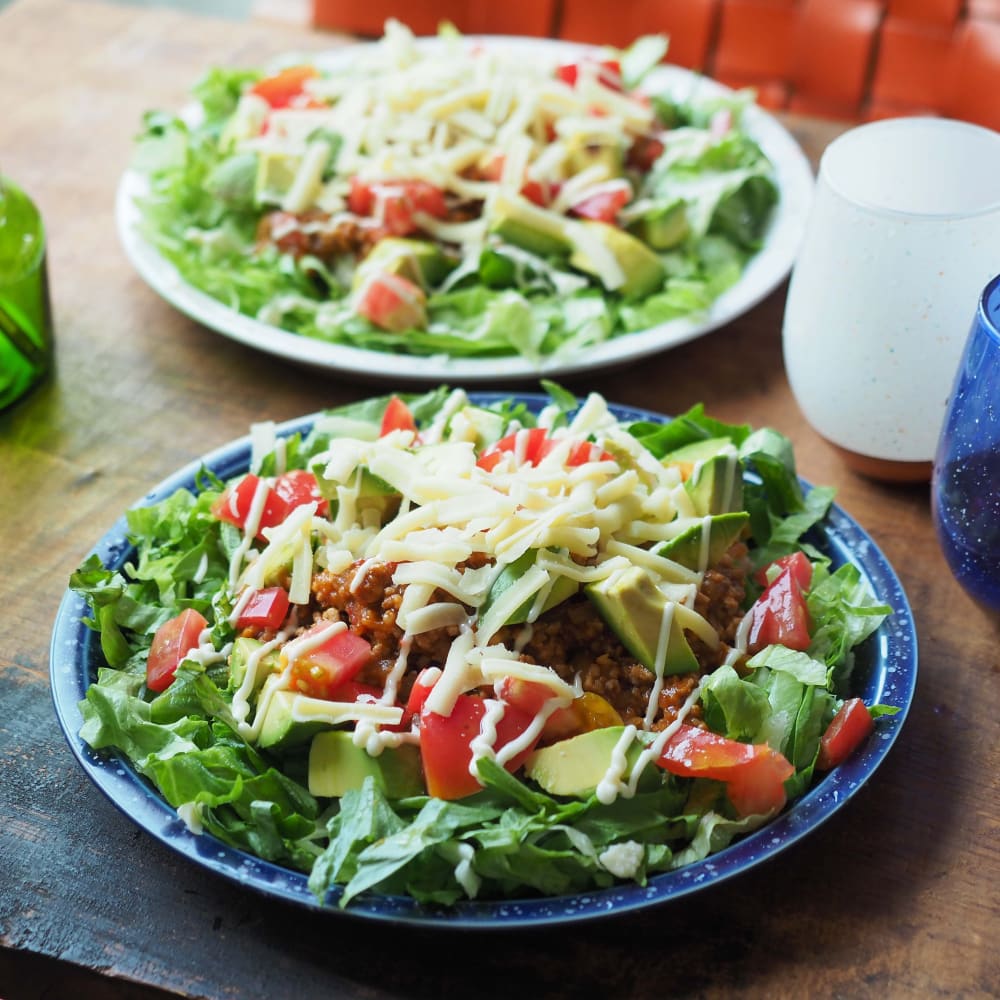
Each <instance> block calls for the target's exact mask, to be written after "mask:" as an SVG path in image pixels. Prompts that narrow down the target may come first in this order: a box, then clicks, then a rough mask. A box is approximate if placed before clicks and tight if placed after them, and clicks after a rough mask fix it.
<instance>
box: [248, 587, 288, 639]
mask: <svg viewBox="0 0 1000 1000" xmlns="http://www.w3.org/2000/svg"><path fill="white" fill-rule="evenodd" d="M287 614H288V591H287V590H285V588H284V587H265V588H264V589H263V590H256V591H254V593H253V594H252V596H251V597H250V600H249V601H247V603H246V605H245V606H244V608H243V611H242V612H241V614H240V616H239V618H238V619H237V620H236V627H237V628H262V629H264V628H266V629H271V630H276V629H278V628H280V627H281V623H282V622H283V621H284V620H285V615H287Z"/></svg>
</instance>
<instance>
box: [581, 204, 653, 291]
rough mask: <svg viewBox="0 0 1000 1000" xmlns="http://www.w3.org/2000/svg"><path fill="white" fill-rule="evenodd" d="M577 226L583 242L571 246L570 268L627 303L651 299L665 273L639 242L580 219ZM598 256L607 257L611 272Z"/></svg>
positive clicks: (614, 228)
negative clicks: (644, 298)
mask: <svg viewBox="0 0 1000 1000" xmlns="http://www.w3.org/2000/svg"><path fill="white" fill-rule="evenodd" d="M576 225H577V226H578V227H579V229H578V232H582V233H583V234H585V236H586V239H583V238H582V237H581V238H579V239H577V241H576V243H575V245H574V249H573V253H572V254H571V255H570V258H569V262H570V264H572V265H573V267H575V268H577V269H578V270H580V271H583V272H584V273H586V274H592V275H593V276H594V277H595V278H597V279H598V281H600V282H601V284H602V285H604V287H605V288H607V289H608V290H609V291H618V292H621V294H622V295H623V296H624V297H625V298H627V299H634V298H642V297H643V296H646V295H651V294H652V293H653V292H655V291H656V290H657V289H658V288H659V287H660V286H661V285H662V284H663V279H664V278H665V277H666V273H667V272H666V269H665V268H664V266H663V264H662V262H661V261H660V258H659V257H657V255H656V254H655V253H654V252H653V251H652V250H650V249H649V247H648V246H646V244H645V243H643V242H642V240H639V239H636V238H635V237H634V236H631V235H629V234H628V233H626V232H625V230H623V229H619V228H618V227H617V226H612V225H611V224H610V223H607V222H595V221H593V220H591V219H583V220H581V221H579V222H577V223H576ZM598 253H600V254H601V256H604V255H605V254H607V255H608V256H609V257H610V263H611V268H610V271H609V268H608V263H607V262H606V261H605V260H601V259H598V256H597V254H598ZM612 272H613V273H612Z"/></svg>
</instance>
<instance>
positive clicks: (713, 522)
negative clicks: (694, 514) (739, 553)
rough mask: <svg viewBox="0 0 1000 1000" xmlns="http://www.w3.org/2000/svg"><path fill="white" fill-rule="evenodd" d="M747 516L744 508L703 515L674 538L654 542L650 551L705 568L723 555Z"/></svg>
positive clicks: (697, 569)
mask: <svg viewBox="0 0 1000 1000" xmlns="http://www.w3.org/2000/svg"><path fill="white" fill-rule="evenodd" d="M749 520H750V515H749V514H748V513H747V512H746V511H745V510H739V511H731V512H729V513H727V514H713V515H709V516H707V517H703V518H701V519H699V520H697V521H695V522H694V523H693V524H692V525H691V526H690V527H689V528H686V529H685V530H684V531H682V532H681V533H680V534H679V535H677V536H676V537H675V538H671V539H670V541H668V542H663V543H662V544H660V545H657V546H656V547H655V548H654V549H653V553H654V554H655V555H658V556H663V558H664V559H672V560H673V561H674V562H677V563H680V564H681V565H682V566H687V568H688V569H693V570H695V571H696V572H699V573H701V572H704V571H705V570H706V569H707V568H708V567H709V566H714V565H715V564H716V563H717V562H718V561H719V560H720V559H721V558H722V557H723V555H724V554H725V553H726V550H727V549H728V548H729V546H730V545H732V544H733V542H735V541H736V539H737V538H739V537H740V532H741V531H742V530H743V526H744V525H745V524H746V523H747V522H748V521H749Z"/></svg>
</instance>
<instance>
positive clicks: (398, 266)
mask: <svg viewBox="0 0 1000 1000" xmlns="http://www.w3.org/2000/svg"><path fill="white" fill-rule="evenodd" d="M456 264H457V261H456V260H455V259H454V258H452V257H449V256H448V255H446V254H445V253H444V251H443V250H442V249H441V248H440V247H439V246H437V245H436V244H434V243H430V242H429V241H427V240H413V239H406V238H405V237H402V236H387V237H386V238H385V239H382V240H379V242H378V243H376V244H375V247H374V248H373V249H372V251H371V253H370V254H368V256H367V257H365V259H364V260H363V261H362V262H361V264H360V265H359V266H358V269H357V271H356V272H355V274H354V280H353V282H352V285H353V288H354V289H355V290H357V289H358V288H360V287H361V285H362V284H364V282H365V280H366V279H367V278H368V275H370V274H371V273H372V272H373V271H379V272H382V273H385V274H398V275H400V277H403V278H408V279H409V280H410V281H412V282H414V283H415V284H418V285H420V287H421V288H424V289H428V288H431V287H433V286H434V285H437V284H440V283H441V282H442V281H444V279H445V278H446V277H447V276H448V273H449V272H450V271H451V270H452V269H453V268H454V267H455V265H456Z"/></svg>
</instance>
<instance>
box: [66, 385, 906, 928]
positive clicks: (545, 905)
mask: <svg viewBox="0 0 1000 1000" xmlns="http://www.w3.org/2000/svg"><path fill="white" fill-rule="evenodd" d="M474 398H475V399H476V400H477V401H479V402H489V401H492V400H495V399H498V398H502V394H495V393H482V394H478V395H476V396H475V397H474ZM523 398H524V401H525V402H526V403H528V405H530V406H531V407H532V408H533V409H536V410H537V409H538V408H539V407H540V406H541V405H542V404H543V403H544V402H545V401H546V400H545V398H544V397H541V396H525V397H523ZM613 409H614V412H615V414H616V415H617V416H618V418H619V419H621V420H623V421H632V420H658V421H663V420H665V419H666V418H664V417H662V416H659V415H656V414H651V413H648V412H646V411H641V410H633V409H628V408H624V407H614V408H613ZM313 419H314V418H313V417H311V416H310V417H303V418H300V419H298V420H294V421H289V422H288V423H286V424H283V425H282V426H281V427H280V428H279V431H280V432H281V433H283V434H291V433H293V432H295V431H305V430H308V428H309V427H310V426H311V424H312V421H313ZM249 461H250V440H249V438H248V437H247V438H242V439H240V440H239V441H235V442H233V443H232V444H229V445H226V446H225V447H223V448H220V449H219V450H218V451H215V452H213V453H212V454H210V455H207V456H206V457H205V458H203V459H199V460H198V461H196V462H193V463H191V464H190V465H188V466H187V467H186V468H184V469H181V470H180V471H179V472H177V473H176V474H175V475H173V476H171V477H170V478H169V479H167V480H165V481H164V482H162V483H161V484H160V485H159V486H158V487H156V489H155V490H153V492H152V493H150V494H149V495H148V496H147V497H146V498H145V500H144V501H143V502H142V503H143V505H146V504H151V503H155V502H158V501H160V500H162V499H164V498H165V497H167V496H169V495H170V494H171V493H173V492H174V491H175V490H176V489H179V488H180V487H182V486H183V487H188V488H192V487H193V483H194V477H195V474H196V473H197V471H198V469H199V468H201V466H202V465H206V466H208V467H209V468H211V469H212V470H213V471H214V472H215V473H216V474H217V475H218V476H220V477H221V478H223V479H225V478H227V477H230V476H234V475H237V474H238V473H240V472H244V471H246V469H247V467H248V465H249ZM819 545H820V547H821V548H823V549H824V550H825V551H826V553H827V554H828V555H829V556H830V557H831V558H832V560H833V562H834V564H835V565H839V564H841V563H843V562H853V563H854V564H855V565H856V566H857V567H858V568H859V569H860V571H861V573H862V575H863V576H864V577H865V579H866V580H867V582H868V584H869V585H870V586H871V588H872V590H873V591H874V593H875V594H876V595H877V597H878V598H879V599H880V600H882V601H884V602H886V603H887V604H890V605H891V606H892V607H893V608H894V609H895V613H894V614H893V615H892V616H891V617H890V619H889V620H888V621H886V622H885V623H884V624H883V625H882V626H881V627H880V628H879V630H878V631H877V632H876V633H875V634H874V635H873V636H871V637H870V638H869V639H868V640H867V641H866V642H865V644H864V645H863V646H862V647H861V648H860V649H859V650H858V661H857V665H856V667H855V671H854V675H853V677H854V691H853V693H854V694H855V695H858V696H860V697H862V698H864V700H865V701H866V702H867V703H869V704H872V703H875V702H880V703H882V704H888V705H897V706H898V707H899V709H900V711H899V713H898V714H896V715H894V716H888V717H885V718H882V719H880V720H879V722H878V725H877V728H876V731H875V734H874V735H873V736H872V738H871V739H870V740H869V741H868V743H867V744H866V745H865V746H864V747H863V748H862V749H861V750H860V751H859V752H858V753H856V754H854V755H853V756H852V757H851V758H850V759H849V760H848V761H847V762H846V763H844V764H842V765H841V766H840V767H839V768H837V769H836V770H835V771H833V772H831V773H829V774H827V775H826V776H824V777H822V778H821V779H820V780H819V781H818V782H817V783H816V784H815V785H814V787H813V788H812V789H811V790H810V791H809V792H808V793H807V794H806V795H804V796H803V797H802V798H801V799H798V800H797V801H795V802H794V803H793V804H792V805H791V806H790V807H789V808H788V809H786V810H785V812H784V813H782V814H781V815H780V816H779V817H778V818H777V819H775V820H774V821H773V822H771V823H769V824H767V825H766V826H764V827H762V828H761V829H760V830H757V831H756V832H754V833H752V834H750V835H749V836H747V837H744V838H743V839H742V840H739V841H737V842H736V843H734V844H732V845H730V846H729V847H727V848H726V849H725V850H722V851H720V852H719V853H718V854H714V855H711V856H710V857H708V858H706V859H705V860H703V861H699V862H697V863H695V864H692V865H689V866H688V867H686V868H682V869H680V870H678V871H676V872H668V873H665V874H661V875H656V876H654V877H652V878H651V879H650V880H649V883H648V884H647V885H646V886H637V885H634V884H629V885H621V886H617V887H615V888H612V889H606V890H599V891H594V892H587V893H582V894H578V895H571V896H558V897H554V898H545V899H534V898H532V899H518V900H507V901H487V902H466V903H460V904H458V905H456V906H455V907H453V908H451V909H448V910H441V909H430V908H427V907H424V906H421V905H420V904H418V903H416V902H414V901H413V900H412V899H409V898H408V897H386V896H364V897H362V898H359V899H356V900H354V901H353V902H352V903H351V905H350V907H349V908H348V909H347V910H345V911H344V912H345V913H346V914H348V915H350V916H354V917H364V918H368V919H373V920H382V921H389V922H397V923H408V924H419V925H422V926H444V927H480V928H490V927H494V928H514V927H529V926H532V925H537V924H555V923H563V922H569V921H576V920H585V919H591V918H594V917H601V916H606V915H608V914H612V913H625V912H628V911H631V910H636V909H640V908H643V907H647V906H651V905H654V904H658V903H664V902H667V901H669V900H675V899H678V898H680V897H683V896H686V895H688V894H689V893H692V892H696V891H698V890H701V889H705V888H706V887H708V886H711V885H714V884H717V883H719V882H721V881H723V880H725V879H727V878H730V877H732V876H734V875H738V874H740V873H742V872H745V871H747V870H748V869H749V868H751V867H753V866H754V865H757V864H759V863H760V862H762V861H767V860H769V859H771V858H773V857H775V855H777V854H778V853H780V852H781V851H783V850H784V849H785V848H786V847H789V846H790V845H791V844H794V843H795V842H796V841H798V840H799V839H800V838H802V837H804V836H806V834H808V833H810V832H811V831H812V830H814V829H816V827H817V826H819V824H820V823H822V822H823V821H824V820H826V819H829V817H830V816H832V815H833V814H834V813H835V812H837V810H839V809H841V808H843V807H844V806H845V805H846V804H847V802H848V800H849V799H850V798H851V797H852V796H853V795H854V794H855V792H857V791H858V789H859V788H860V787H861V786H862V785H863V784H864V782H865V781H867V780H868V778H870V777H871V775H872V774H873V772H874V771H875V769H876V768H877V767H878V766H879V764H880V763H881V762H882V760H883V759H884V758H885V755H886V754H887V753H888V752H889V748H890V747H891V746H892V744H893V741H894V740H895V739H896V736H897V735H898V734H899V731H900V728H901V727H902V725H903V723H904V721H905V719H906V715H907V710H908V709H909V706H910V702H911V701H912V698H913V691H914V687H915V684H916V678H917V637H916V631H915V629H914V624H913V617H912V614H911V612H910V607H909V603H908V602H907V599H906V594H905V593H904V592H903V588H902V586H901V585H900V582H899V580H898V578H897V577H896V574H895V572H894V571H893V569H892V567H891V566H890V565H889V563H888V562H887V561H886V559H885V557H884V556H883V555H882V553H881V552H880V551H879V549H878V547H877V546H876V545H875V543H874V542H873V541H872V539H871V538H870V537H869V536H868V535H867V534H866V533H865V531H864V530H863V529H862V528H861V527H859V526H858V525H857V524H856V523H855V522H854V521H853V520H852V519H851V518H850V517H848V516H847V514H845V513H844V511H842V510H841V509H839V508H838V507H834V508H833V509H832V510H831V512H830V516H829V518H828V520H827V522H826V524H825V526H824V528H823V530H822V531H821V532H820V538H819ZM94 551H95V552H96V553H97V554H98V555H99V556H100V557H101V559H102V561H104V563H105V564H106V565H112V566H115V567H119V566H121V565H122V564H123V563H124V562H125V561H126V560H127V559H128V558H129V557H130V556H131V554H132V552H133V550H132V548H131V546H130V544H129V542H128V539H127V538H126V526H125V519H124V518H122V519H120V520H119V521H118V522H117V523H116V524H115V525H114V527H113V528H112V529H111V531H109V532H108V534H107V535H105V536H104V538H103V539H101V541H100V542H99V543H98V544H97V546H96V548H95V549H94ZM88 610H89V609H88V608H87V606H86V604H85V602H84V601H83V600H82V599H81V598H80V597H78V596H77V595H76V594H74V593H71V592H67V593H66V595H65V597H64V598H63V601H62V603H61V605H60V607H59V612H58V615H57V617H56V622H55V628H54V631H53V635H52V646H51V659H50V663H51V675H52V695H53V699H54V701H55V708H56V714H57V715H58V717H59V723H60V725H61V726H62V728H63V731H64V732H65V734H66V739H67V740H68V741H69V745H70V747H71V749H72V750H73V752H74V754H75V755H76V757H77V759H78V760H79V761H80V763H81V764H82V765H83V768H84V770H85V771H86V772H87V775H88V776H89V777H90V778H91V780H93V781H94V783H95V784H96V785H97V786H98V788H100V789H101V791H103V792H104V793H105V794H106V795H107V796H108V797H109V798H110V799H111V801H112V802H113V803H114V804H115V805H116V806H118V808H119V809H121V810H122V811H123V812H124V813H125V814H126V815H127V816H128V817H130V818H131V819H132V820H133V821H135V822H136V823H138V824H139V826H141V827H142V828H143V829H145V830H146V831H147V832H148V833H151V834H152V835H153V836H154V837H156V838H157V839H158V840H160V841H162V842H163V843H164V844H166V845H167V846H168V847H170V848H172V849H173V850H175V851H177V852H179V853H180V854H182V855H184V856H185V857H187V858H189V859H190V860H191V861H194V862H195V863H196V864H199V865H203V866H204V867H206V868H208V869H210V870H211V871H214V872H216V873H217V874H220V875H223V876H224V877H226V878H229V879H231V880H233V881H234V882H237V883H241V884H243V885H246V886H248V887H250V888H253V889H256V890H258V891H260V892H263V893H266V894H268V895H271V896H277V897H280V898H281V899H285V900H290V901H292V902H295V903H301V904H302V905H304V906H308V907H313V908H319V904H318V903H317V901H316V899H315V897H314V896H313V895H312V893H310V891H309V888H308V886H307V884H306V877H305V876H304V875H302V874H300V873H298V872H295V871H290V870H288V869H285V868H281V867H279V866H277V865H274V864H271V863H269V862H267V861H261V860H260V859H259V858H255V857H253V856H252V855H249V854H246V853H244V852H243V851H239V850H236V849H234V848H232V847H229V846H227V845H226V844H223V843H222V842H221V841H219V840H216V839H215V838H214V837H212V836H210V835H207V834H203V835H200V836H195V835H194V834H192V833H190V832H189V831H188V829H187V827H186V826H185V825H184V823H182V822H181V821H180V820H179V819H178V818H177V814H176V812H175V811H174V810H173V809H172V808H171V807H170V806H168V805H167V804H166V802H164V801H163V799H161V798H160V797H159V795H158V794H157V793H156V791H155V790H154V789H153V788H152V787H151V786H150V785H149V784H148V783H147V782H146V781H145V780H144V779H143V778H141V777H140V776H139V775H138V774H136V772H135V771H134V770H133V769H132V767H131V765H130V764H129V763H128V762H127V761H126V760H125V759H124V758H123V757H120V756H118V755H117V754H114V753H106V752H101V753H96V752H94V751H93V750H91V749H90V747H89V746H87V745H86V744H85V743H84V742H83V741H82V740H81V739H80V736H79V731H80V726H81V725H82V722H83V720H82V717H81V715H80V711H79V708H78V702H79V701H80V700H81V699H82V698H83V697H84V694H85V691H86V689H87V686H88V685H89V684H90V683H91V681H92V680H93V679H94V678H95V677H96V673H97V668H98V666H99V665H100V664H101V662H102V660H101V650H100V643H99V641H98V637H97V634H96V633H94V632H92V631H91V630H90V629H88V628H86V627H85V626H84V625H82V624H81V622H80V619H81V618H82V617H84V616H85V615H87V614H88ZM328 906H334V907H335V906H336V895H335V894H331V896H330V901H329V903H328Z"/></svg>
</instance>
